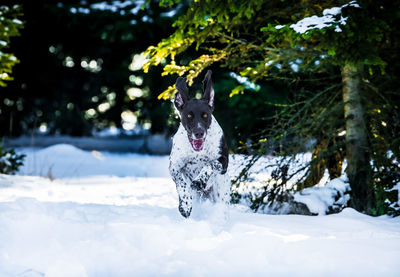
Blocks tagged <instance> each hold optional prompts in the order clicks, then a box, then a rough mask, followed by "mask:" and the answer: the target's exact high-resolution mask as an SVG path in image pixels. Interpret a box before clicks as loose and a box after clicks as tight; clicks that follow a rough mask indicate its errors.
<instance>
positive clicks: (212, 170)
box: [169, 70, 231, 217]
mask: <svg viewBox="0 0 400 277" xmlns="http://www.w3.org/2000/svg"><path fill="white" fill-rule="evenodd" d="M203 85H204V95H203V98H202V99H190V98H189V90H188V87H187V86H186V79H185V78H182V77H178V79H177V80H176V83H175V88H176V89H177V90H178V93H176V96H175V100H174V104H175V107H176V108H177V110H178V112H179V115H180V118H181V124H180V126H179V129H178V131H177V132H176V134H175V136H174V138H173V146H172V151H171V155H170V164H169V170H170V173H171V176H172V179H173V180H174V182H175V184H176V189H177V192H178V196H179V212H180V213H181V214H182V216H184V217H189V216H190V213H191V211H192V203H193V199H194V198H207V199H210V200H212V201H214V202H217V203H222V204H224V205H227V204H228V203H229V201H230V192H231V183H230V180H229V177H228V174H226V171H227V167H228V147H227V145H226V141H225V137H224V134H223V132H222V129H221V127H220V126H219V124H218V122H217V121H216V120H215V118H214V117H213V115H212V112H213V109H214V88H213V84H212V81H211V70H208V72H207V74H206V76H205V78H204V81H203Z"/></svg>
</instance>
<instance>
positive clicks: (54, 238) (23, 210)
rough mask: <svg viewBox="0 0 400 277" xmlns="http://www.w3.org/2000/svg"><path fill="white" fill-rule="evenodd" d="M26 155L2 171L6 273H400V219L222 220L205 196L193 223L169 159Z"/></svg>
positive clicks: (348, 214)
mask: <svg viewBox="0 0 400 277" xmlns="http://www.w3.org/2000/svg"><path fill="white" fill-rule="evenodd" d="M19 151H22V152H24V153H26V154H27V158H26V162H25V166H24V167H23V168H22V169H21V171H20V173H19V175H16V176H7V175H0V276H25V277H28V276H29V277H32V276H61V277H62V276H68V277H70V276H77V277H79V276H257V275H258V276H400V263H399V258H400V218H390V217H387V216H381V217H375V218H374V217H369V216H365V215H362V214H360V213H358V212H356V211H354V210H352V209H349V208H347V209H345V210H343V211H342V212H341V213H340V214H335V215H329V216H316V217H310V216H298V215H265V214H254V213H251V212H249V211H246V210H245V209H244V208H243V207H240V206H233V207H230V218H229V220H228V221H227V222H225V223H224V224H221V223H220V222H218V220H216V218H217V217H216V214H217V213H218V209H217V210H216V208H215V206H213V205H212V204H210V203H201V204H200V203H198V204H197V205H196V207H195V210H194V213H193V215H192V217H190V218H189V219H184V218H182V217H181V215H180V214H179V212H178V210H177V195H176V191H175V187H174V184H173V182H172V180H171V179H170V178H169V174H168V168H167V166H168V157H166V156H145V155H137V154H111V153H100V152H95V151H93V152H88V151H82V150H79V149H77V148H74V147H72V146H70V145H57V146H53V147H49V148H47V149H42V150H37V149H20V150H19ZM233 171H235V170H233ZM231 174H233V173H232V170H231Z"/></svg>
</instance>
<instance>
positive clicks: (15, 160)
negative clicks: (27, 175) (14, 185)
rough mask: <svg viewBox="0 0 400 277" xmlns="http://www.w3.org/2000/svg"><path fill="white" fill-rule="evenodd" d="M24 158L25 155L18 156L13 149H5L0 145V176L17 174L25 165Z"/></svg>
mask: <svg viewBox="0 0 400 277" xmlns="http://www.w3.org/2000/svg"><path fill="white" fill-rule="evenodd" d="M24 158H25V155H24V154H17V153H15V151H14V150H13V149H8V150H7V149H4V148H3V146H1V144H0V174H15V173H16V172H17V171H18V169H19V167H20V166H22V165H23V161H24Z"/></svg>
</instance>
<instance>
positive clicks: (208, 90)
mask: <svg viewBox="0 0 400 277" xmlns="http://www.w3.org/2000/svg"><path fill="white" fill-rule="evenodd" d="M211 74H212V71H211V70H208V71H207V73H206V76H205V77H204V80H203V86H204V95H203V99H204V100H207V102H208V105H209V106H210V108H211V110H213V109H214V87H213V83H212V80H211Z"/></svg>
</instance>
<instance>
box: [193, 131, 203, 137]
mask: <svg viewBox="0 0 400 277" xmlns="http://www.w3.org/2000/svg"><path fill="white" fill-rule="evenodd" d="M194 136H195V137H196V138H197V139H201V138H203V137H204V131H203V130H196V131H195V132H194Z"/></svg>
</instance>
